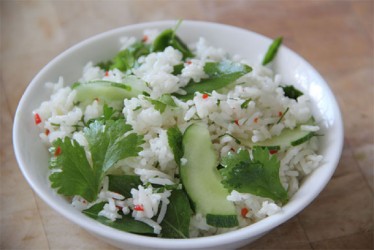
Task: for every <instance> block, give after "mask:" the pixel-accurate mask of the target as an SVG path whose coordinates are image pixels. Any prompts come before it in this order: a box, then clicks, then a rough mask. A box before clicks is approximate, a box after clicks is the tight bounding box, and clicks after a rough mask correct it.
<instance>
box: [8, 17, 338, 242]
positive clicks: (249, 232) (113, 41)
mask: <svg viewBox="0 0 374 250" xmlns="http://www.w3.org/2000/svg"><path fill="white" fill-rule="evenodd" d="M175 23H176V22H175V21H162V22H152V23H142V24H137V25H130V26H126V27H123V28H119V29H115V30H111V31H108V32H105V33H102V34H100V35H97V36H94V37H92V38H89V39H87V40H85V41H83V42H81V43H79V44H77V45H75V46H73V47H72V48H70V49H68V50H66V51H65V52H63V53H62V54H60V55H59V56H57V57H56V58H55V59H53V60H52V61H51V62H50V63H48V64H47V65H46V66H45V67H44V68H43V69H42V70H41V71H40V72H39V73H38V74H37V75H36V76H35V78H34V79H33V80H32V81H31V83H30V84H29V86H28V88H27V89H26V91H25V93H24V95H23V97H22V99H21V101H20V103H19V106H18V108H17V112H16V115H15V120H14V128H13V144H14V150H15V154H16V158H17V161H18V164H19V167H20V169H21V171H22V173H23V175H24V176H25V178H26V179H27V181H28V182H29V184H30V186H31V187H32V188H33V189H34V191H35V192H36V193H37V194H38V195H39V196H40V197H41V199H43V200H44V202H46V203H47V204H48V205H49V206H51V207H52V208H53V209H55V210H56V211H57V212H59V213H60V214H62V215H63V216H65V217H66V218H67V219H69V220H70V221H72V222H74V223H76V224H78V225H79V226H81V227H82V228H84V229H86V230H87V231H89V232H91V233H92V234H94V235H96V236H97V237H99V238H101V239H103V240H105V241H107V242H108V243H110V244H112V245H115V246H117V247H121V248H125V247H129V248H131V247H135V246H137V247H139V246H140V247H144V248H155V247H156V248H160V249H182V248H188V249H197V248H198V249H201V248H211V249H215V248H217V247H218V248H226V249H227V248H237V247H240V246H244V245H246V244H248V243H250V242H252V241H254V240H256V239H258V238H259V237H261V236H262V235H264V234H265V233H267V232H268V231H270V230H271V229H273V228H275V227H276V226H278V225H280V224H281V223H283V222H285V221H287V220H288V219H290V218H291V217H293V216H295V215H296V214H297V213H299V212H300V211H301V210H302V209H304V208H305V207H306V206H307V205H308V204H309V203H310V202H312V201H313V199H315V198H316V196H317V195H318V194H319V193H320V192H321V190H322V189H323V188H324V187H325V186H326V184H327V183H328V181H329V180H330V178H331V176H332V174H333V173H334V171H335V168H336V166H337V164H338V161H339V158H340V155H341V150H342V146H343V124H342V119H341V114H340V111H339V107H338V105H337V102H336V100H335V97H334V95H333V94H332V92H331V90H330V88H329V87H328V85H327V83H326V82H325V81H324V80H323V78H322V77H321V76H320V75H319V74H318V72H317V71H316V70H315V69H314V68H313V67H312V66H311V65H310V64H309V63H308V62H306V61H305V60H304V59H303V58H301V57H300V56H299V55H297V54H296V53H295V52H293V51H291V50H290V49H288V48H287V47H285V46H282V47H281V48H280V49H279V51H278V54H277V56H276V59H275V61H274V62H273V68H274V70H275V71H276V72H278V73H280V74H281V75H282V76H283V80H284V82H287V83H292V84H295V85H296V86H298V87H299V88H300V89H302V90H303V91H304V93H307V94H308V95H309V96H310V97H311V99H312V101H313V104H314V110H313V112H314V116H315V117H317V120H318V122H320V123H321V125H322V127H323V134H324V136H322V137H320V138H321V148H320V153H321V154H322V155H323V156H324V161H323V164H322V165H321V166H320V167H319V168H318V169H316V170H315V171H314V172H313V173H312V174H311V175H310V176H308V177H307V178H306V179H305V180H304V181H303V183H302V185H301V187H300V189H299V191H298V192H297V193H296V194H295V195H294V196H293V197H292V198H291V200H290V201H289V202H288V203H287V204H286V205H285V206H284V207H283V210H282V212H281V213H278V214H275V215H273V216H270V217H268V218H265V219H263V220H261V221H259V222H257V223H255V224H253V225H250V226H247V227H245V228H242V229H240V230H236V231H234V232H230V233H226V234H221V235H218V236H210V237H203V238H195V239H162V238H155V237H146V236H140V235H136V234H131V233H126V232H122V231H119V230H116V229H113V228H110V227H107V226H105V225H103V224H100V223H99V222H97V221H95V220H92V219H90V218H89V217H87V216H85V215H84V214H82V213H80V212H79V211H77V210H76V209H74V208H73V207H72V206H71V205H70V204H69V203H68V202H67V201H66V200H65V199H64V198H62V197H61V196H59V195H56V193H55V191H54V190H52V189H51V187H50V184H49V181H48V177H47V176H48V151H47V149H46V148H45V146H44V145H43V144H42V142H41V140H40V139H39V132H38V129H37V128H36V126H35V124H34V121H33V115H32V111H33V110H34V109H35V108H37V107H38V106H39V105H40V104H41V102H42V101H44V100H47V99H48V98H49V96H50V94H51V93H49V92H48V91H45V88H44V84H45V83H46V82H48V81H57V79H58V77H59V76H63V77H64V80H65V82H74V81H75V80H76V79H78V78H79V77H80V75H81V72H82V68H83V66H84V65H85V64H86V63H87V62H88V61H102V60H104V59H110V58H111V57H112V56H113V55H115V54H116V52H117V51H118V50H119V46H120V45H119V38H120V37H122V36H136V37H139V38H141V36H142V31H143V30H144V29H152V28H157V29H159V30H162V29H165V28H170V27H173V26H174V25H175ZM178 35H179V36H180V37H181V38H182V39H183V40H184V41H186V42H187V43H190V42H194V41H197V39H198V38H199V37H201V36H203V37H205V38H207V40H208V41H209V42H210V43H211V44H212V46H215V47H221V48H224V49H225V50H226V51H228V52H230V53H231V54H239V55H241V56H242V57H244V58H248V59H249V60H250V62H251V63H257V64H258V63H259V61H260V60H261V58H263V56H264V53H265V52H266V50H267V48H268V46H269V44H270V43H271V40H270V39H269V38H266V37H264V36H262V35H259V34H256V33H254V32H251V31H248V30H244V29H240V28H236V27H232V26H227V25H222V24H216V23H208V22H196V21H183V23H182V25H181V26H180V27H179V29H178ZM285 43H287V41H285Z"/></svg>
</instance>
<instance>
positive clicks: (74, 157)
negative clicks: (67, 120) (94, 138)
mask: <svg viewBox="0 0 374 250" xmlns="http://www.w3.org/2000/svg"><path fill="white" fill-rule="evenodd" d="M53 146H54V147H55V148H56V149H59V151H60V152H59V154H58V155H57V156H56V158H55V159H54V161H53V164H52V165H51V167H52V168H54V169H57V171H56V172H53V173H52V174H51V175H50V176H49V180H50V181H51V186H52V188H56V189H57V193H59V194H63V195H66V196H73V195H80V196H82V197H83V198H85V199H86V200H88V201H93V200H94V199H95V198H96V195H97V193H98V192H99V186H100V179H99V178H98V176H97V171H96V170H95V169H93V168H92V167H91V166H90V164H89V162H88V160H87V158H86V153H85V151H84V148H83V147H82V146H81V145H79V144H78V142H77V141H75V140H71V139H70V138H68V137H65V138H64V140H62V139H60V138H59V139H57V140H56V141H54V142H53ZM55 154H56V153H55ZM60 169H61V171H59V170H60Z"/></svg>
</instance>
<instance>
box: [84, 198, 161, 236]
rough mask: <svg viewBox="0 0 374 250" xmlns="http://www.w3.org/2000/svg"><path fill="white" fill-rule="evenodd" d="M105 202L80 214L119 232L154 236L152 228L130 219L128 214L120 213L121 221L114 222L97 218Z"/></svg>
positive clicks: (101, 217) (100, 217)
mask: <svg viewBox="0 0 374 250" xmlns="http://www.w3.org/2000/svg"><path fill="white" fill-rule="evenodd" d="M104 205H105V202H101V203H98V204H95V205H93V206H92V207H90V208H88V209H86V210H83V211H82V212H83V213H84V214H85V215H87V216H88V217H91V218H92V219H94V220H97V221H98V222H100V223H102V224H104V225H107V226H109V227H113V228H116V229H119V230H121V231H125V232H130V233H137V234H146V235H154V232H153V228H152V227H150V226H148V225H147V224H145V223H143V222H141V221H137V220H135V219H134V218H132V217H131V215H130V214H128V215H124V214H123V213H122V212H120V215H121V216H122V218H121V219H117V220H115V221H111V220H109V219H107V218H105V217H103V216H99V212H100V211H101V210H103V207H104Z"/></svg>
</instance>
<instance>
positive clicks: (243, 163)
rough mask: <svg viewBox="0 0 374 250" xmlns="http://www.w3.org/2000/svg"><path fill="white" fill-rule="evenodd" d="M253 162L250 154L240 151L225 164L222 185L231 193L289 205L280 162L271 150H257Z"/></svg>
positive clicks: (255, 149) (224, 162)
mask: <svg viewBox="0 0 374 250" xmlns="http://www.w3.org/2000/svg"><path fill="white" fill-rule="evenodd" d="M252 155H253V159H251V158H250V156H249V152H248V151H247V150H239V152H238V153H237V154H231V153H230V154H228V156H226V157H224V158H223V160H222V165H223V166H224V168H222V169H220V173H221V175H222V184H223V185H224V186H225V188H227V189H228V190H230V191H232V190H236V191H238V192H242V193H251V194H254V195H257V196H261V197H267V198H270V199H272V200H274V201H277V202H281V203H285V202H287V200H288V194H287V191H286V190H285V189H284V188H283V186H282V184H281V182H280V179H279V167H280V162H279V160H278V159H277V157H276V156H274V155H270V154H269V150H267V149H263V148H260V147H255V148H253V150H252Z"/></svg>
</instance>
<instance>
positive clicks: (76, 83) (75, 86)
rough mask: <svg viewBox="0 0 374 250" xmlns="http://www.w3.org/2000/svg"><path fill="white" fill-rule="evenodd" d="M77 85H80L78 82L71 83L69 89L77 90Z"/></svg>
mask: <svg viewBox="0 0 374 250" xmlns="http://www.w3.org/2000/svg"><path fill="white" fill-rule="evenodd" d="M79 85H81V83H80V82H75V83H73V84H72V85H71V86H70V88H71V89H75V88H77V87H78V86H79Z"/></svg>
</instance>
